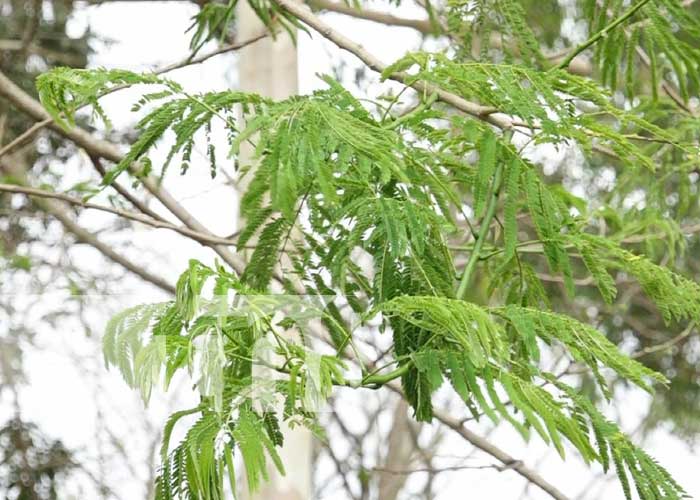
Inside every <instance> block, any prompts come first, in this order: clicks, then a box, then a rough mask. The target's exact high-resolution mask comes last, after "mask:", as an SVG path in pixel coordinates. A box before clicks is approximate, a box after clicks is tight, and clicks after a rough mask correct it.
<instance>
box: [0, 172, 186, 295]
mask: <svg viewBox="0 0 700 500" xmlns="http://www.w3.org/2000/svg"><path fill="white" fill-rule="evenodd" d="M2 167H3V168H4V169H5V170H6V171H7V172H8V173H10V175H12V176H14V177H15V178H17V179H18V180H20V181H22V180H23V179H24V173H23V172H22V171H20V170H19V169H18V168H16V167H13V166H11V165H8V164H6V163H3V165H2ZM12 187H17V186H12ZM35 203H36V205H37V206H38V207H39V208H41V209H42V210H43V211H45V212H46V213H48V214H49V215H51V216H52V217H54V218H55V219H57V220H58V221H59V222H60V223H61V224H62V225H63V227H64V228H65V230H66V231H68V232H69V233H72V234H73V235H74V236H75V237H76V239H77V240H78V241H80V242H82V243H86V244H88V245H90V246H91V247H93V248H95V249H96V250H97V251H99V252H100V253H101V254H102V255H104V256H105V257H106V258H108V259H109V260H111V261H112V262H114V263H115V264H118V265H120V266H122V267H123V268H124V269H126V270H127V271H130V272H132V273H133V274H135V275H136V276H138V277H139V278H141V279H142V280H144V281H147V282H149V283H151V284H153V285H155V286H157V287H158V288H160V289H161V290H163V291H164V292H167V293H168V294H175V287H174V286H173V285H171V284H170V283H168V282H167V281H165V280H164V279H163V278H161V277H160V276H158V275H155V274H152V273H150V272H149V271H147V270H145V269H144V268H142V267H141V266H139V265H137V264H135V263H134V262H132V261H131V260H129V259H128V258H126V257H124V256H123V255H121V254H119V253H118V252H115V251H114V250H113V249H112V247H111V246H110V245H108V244H106V243H104V242H103V241H101V240H100V239H99V238H97V236H95V235H93V234H92V233H90V232H89V231H88V230H86V229H84V228H83V227H81V226H80V225H79V224H78V223H77V222H75V221H74V220H73V218H72V217H70V215H68V214H67V213H66V211H65V209H64V208H63V207H62V206H61V204H60V203H59V202H58V201H55V200H52V199H39V200H35Z"/></svg>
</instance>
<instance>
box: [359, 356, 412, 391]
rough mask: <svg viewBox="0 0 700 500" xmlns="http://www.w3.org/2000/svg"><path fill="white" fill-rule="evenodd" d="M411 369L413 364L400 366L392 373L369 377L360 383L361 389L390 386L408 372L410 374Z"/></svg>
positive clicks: (408, 363)
mask: <svg viewBox="0 0 700 500" xmlns="http://www.w3.org/2000/svg"><path fill="white" fill-rule="evenodd" d="M410 367H411V362H407V363H404V364H403V365H401V366H399V367H398V368H396V369H395V370H392V371H390V372H389V373H385V374H383V375H382V374H376V375H369V376H367V377H365V378H363V379H362V381H361V382H360V387H365V386H382V385H385V384H388V383H389V382H391V381H392V380H395V379H397V378H399V377H401V376H403V375H404V374H405V373H406V372H408V369H409V368H410Z"/></svg>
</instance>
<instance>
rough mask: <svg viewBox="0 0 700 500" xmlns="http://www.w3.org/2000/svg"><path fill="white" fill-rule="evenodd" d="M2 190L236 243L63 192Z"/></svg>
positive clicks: (21, 188) (3, 186)
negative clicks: (59, 201) (54, 200)
mask: <svg viewBox="0 0 700 500" xmlns="http://www.w3.org/2000/svg"><path fill="white" fill-rule="evenodd" d="M0 192H7V193H21V194H26V195H27V196H33V197H39V198H49V199H56V200H61V201H64V202H66V203H69V204H71V205H75V206H79V207H83V208H90V209H93V210H100V211H102V212H107V213H111V214H114V215H117V216H119V217H123V218H125V219H129V220H133V221H136V222H140V223H142V224H146V225H148V226H151V227H155V228H158V229H169V230H170V231H175V232H177V233H180V234H181V235H183V236H187V237H188V238H192V239H193V240H196V241H198V242H200V243H202V244H215V245H235V244H236V243H235V242H234V241H233V240H230V239H227V238H219V237H217V236H211V235H210V234H206V233H200V232H197V231H193V230H192V229H189V228H187V227H182V226H178V225H176V224H171V223H170V222H167V221H163V220H157V219H153V218H151V217H147V216H145V215H141V214H138V213H136V212H128V211H126V210H121V209H118V208H113V207H108V206H105V205H98V204H96V203H91V202H88V201H83V200H81V199H80V198H74V197H73V196H70V195H67V194H63V193H52V192H50V191H45V190H43V189H36V188H31V187H25V186H18V185H16V184H1V183H0Z"/></svg>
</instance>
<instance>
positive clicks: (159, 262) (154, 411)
mask: <svg viewBox="0 0 700 500" xmlns="http://www.w3.org/2000/svg"><path fill="white" fill-rule="evenodd" d="M195 11H196V8H195V6H194V5H191V4H186V3H183V4H178V3H173V2H169V3H158V2H153V3H142V2H138V3H128V2H126V3H118V2H110V3H107V4H105V5H101V6H94V7H89V8H87V9H85V10H84V11H83V13H82V14H80V15H79V16H77V17H76V19H75V21H74V22H73V24H72V25H71V29H72V30H74V31H75V32H76V33H80V32H81V31H82V30H83V29H85V27H86V26H89V27H90V29H91V30H93V31H94V32H96V33H97V34H99V35H100V36H102V37H105V38H108V39H111V40H114V43H113V44H109V45H104V46H101V47H99V49H98V52H97V54H96V55H95V57H94V58H93V60H92V61H91V64H92V65H93V66H105V67H116V68H128V69H136V70H144V69H152V68H156V67H158V66H161V65H163V64H167V63H170V62H173V61H178V60H180V59H182V58H184V57H185V56H186V55H187V50H188V40H189V38H188V36H187V35H185V34H184V30H185V29H186V28H187V26H188V25H189V23H190V20H189V18H190V16H191V15H192V14H193V13H194V12H195ZM402 14H403V15H405V16H411V15H413V16H416V17H419V16H420V11H418V10H417V9H411V8H409V7H402ZM326 19H327V20H328V21H331V22H332V23H333V25H334V26H335V27H336V28H337V29H338V30H340V31H341V32H343V33H344V34H346V35H347V36H350V37H351V38H354V39H355V40H357V41H360V42H363V43H364V44H365V45H366V46H368V47H371V49H372V51H373V52H374V53H375V54H376V55H378V56H379V57H380V58H381V59H383V60H384V61H387V62H390V61H392V60H394V59H396V58H398V57H399V56H401V55H402V54H403V53H404V52H405V51H406V50H409V49H410V48H415V47H417V46H418V38H417V36H416V35H414V33H412V32H411V31H410V30H408V29H392V30H391V35H388V34H387V29H386V28H385V27H382V26H379V25H376V24H373V23H368V22H360V21H351V20H348V18H347V17H343V16H340V15H327V16H326ZM299 47H300V67H299V72H300V76H299V81H300V88H301V91H302V92H304V93H306V92H309V91H311V90H313V89H314V88H316V87H317V86H318V85H319V81H318V79H317V78H316V77H315V76H314V75H315V74H316V73H328V72H330V68H331V65H330V63H331V57H333V58H337V57H338V52H337V50H335V49H334V48H333V47H332V46H331V45H330V44H329V43H327V42H325V41H320V40H318V38H317V37H316V38H314V39H310V38H309V37H307V36H305V35H303V34H302V35H301V36H300V43H299ZM347 59H348V61H349V64H351V65H352V66H353V67H354V66H356V65H357V61H356V60H353V58H351V57H350V58H347ZM351 74H352V71H348V72H347V75H348V76H350V75H351ZM170 76H171V77H173V78H175V79H176V80H178V81H180V82H181V83H183V84H185V86H186V87H187V88H188V89H190V90H195V91H204V90H210V89H222V88H228V87H230V86H231V85H232V83H234V82H235V79H236V78H235V56H232V55H223V56H218V57H216V58H213V59H212V60H210V61H208V62H207V63H205V64H203V65H199V66H197V67H195V68H187V69H183V70H179V71H177V72H174V73H171V74H170ZM385 89H386V87H384V88H383V90H382V91H384V90H385ZM377 93H380V92H379V91H377ZM133 96H134V94H133V93H130V92H121V93H119V94H117V95H113V96H110V97H109V98H108V99H107V100H106V106H105V107H106V108H107V110H108V113H109V114H110V116H111V117H112V118H113V121H114V124H115V127H116V128H118V129H119V128H122V127H125V126H127V125H129V124H133V122H134V121H135V117H134V115H132V114H131V113H129V107H130V104H131V102H133ZM221 156H223V155H221ZM67 167H68V166H67ZM176 171H177V168H176V167H175V166H173V168H172V171H171V175H170V176H169V177H168V179H167V183H166V185H167V187H168V189H169V190H170V191H171V192H172V193H173V194H174V195H175V196H176V197H177V198H178V199H180V200H182V201H183V203H184V204H185V206H186V207H187V208H189V209H191V210H192V211H193V212H194V213H195V215H197V216H199V217H201V218H202V219H205V220H207V221H209V222H210V223H211V228H212V229H213V230H214V231H215V232H217V233H219V234H228V233H230V232H232V230H233V229H234V220H235V210H236V209H235V206H236V199H235V197H233V196H232V195H231V189H230V188H227V187H224V186H220V185H214V184H213V183H212V181H211V179H210V178H209V172H208V167H206V166H203V167H202V168H200V169H197V168H195V166H193V167H192V168H191V169H190V172H189V173H188V175H187V176H186V177H185V178H181V177H179V176H178V175H176ZM80 175H85V174H79V173H78V174H76V178H79V177H80ZM73 181H74V179H71V181H70V182H68V183H67V184H68V185H69V184H72V183H73ZM104 220H105V219H104V216H103V215H101V214H95V213H92V214H86V215H84V216H82V218H81V221H83V222H85V223H87V224H95V227H98V226H99V224H100V223H101V222H102V221H104ZM129 240H130V241H129V242H123V241H122V242H119V241H114V242H113V243H114V244H115V245H117V244H123V243H130V244H131V245H132V246H131V248H128V249H127V251H128V252H130V253H131V254H132V255H134V256H138V255H139V254H140V252H141V251H140V250H139V249H142V248H154V247H157V248H158V249H159V250H158V253H159V254H161V255H162V258H159V259H154V262H152V264H151V266H150V267H151V268H152V269H154V270H156V271H159V272H163V273H165V275H166V276H168V277H169V278H170V279H171V281H174V280H175V278H176V277H177V275H179V273H180V272H181V270H183V269H184V268H185V265H186V261H187V259H188V258H191V257H197V256H199V257H200V258H202V259H203V260H204V261H205V262H206V261H208V262H211V259H212V254H211V253H209V252H208V251H206V250H203V249H202V248H201V247H198V246H195V245H192V244H183V241H184V239H183V238H180V237H178V236H176V235H174V234H173V233H169V232H167V231H153V230H145V229H142V230H138V231H137V232H136V234H134V235H130V237H129ZM81 251H82V250H81ZM84 252H85V258H86V260H87V261H89V260H90V259H93V260H94V257H91V256H90V254H91V251H90V250H84ZM115 292H116V294H117V296H115V297H112V298H111V299H110V301H109V304H107V305H106V306H105V305H104V300H102V299H103V298H100V297H97V298H96V300H95V303H96V309H97V310H98V311H99V310H100V309H101V310H104V309H111V310H112V311H116V310H118V309H120V308H122V307H123V306H126V305H130V304H134V303H138V302H139V298H142V299H143V297H146V298H145V299H143V300H141V301H142V302H147V301H153V300H154V297H153V295H152V291H151V290H149V289H141V291H139V292H138V293H137V294H133V293H130V294H127V295H121V294H123V293H124V292H125V291H123V290H115ZM43 300H47V298H46V297H44V298H43ZM49 300H53V299H49ZM57 300H59V299H57ZM155 300H157V299H155ZM100 304H101V305H100ZM106 315H107V314H106V313H104V315H103V316H102V318H104V317H106ZM100 321H102V319H101V318H100V313H96V320H95V323H96V325H98V324H99V323H100ZM38 339H39V342H38V343H39V345H40V346H41V347H42V348H41V349H37V350H31V351H30V354H29V356H28V359H27V365H26V371H27V373H28V374H29V376H30V385H29V387H28V388H27V389H26V390H24V391H23V396H22V404H23V407H24V409H25V411H26V412H27V414H28V415H32V418H33V419H34V420H35V421H36V422H37V423H38V424H40V425H41V426H42V428H43V429H44V430H45V431H46V432H48V433H49V434H51V435H53V436H56V437H60V438H61V439H64V440H65V442H66V443H67V444H68V446H70V447H72V448H74V449H79V450H83V453H85V456H94V455H95V454H96V453H98V451H99V450H98V449H97V448H99V447H97V446H96V444H95V443H93V442H92V436H93V435H94V429H95V427H96V426H97V425H99V422H100V418H99V415H96V412H95V404H94V401H95V398H101V399H102V400H103V402H104V403H105V405H106V406H107V407H110V408H112V409H113V410H114V411H115V412H118V413H120V414H121V417H118V418H114V417H112V418H108V423H109V426H110V427H113V428H114V429H115V433H116V434H117V435H118V436H119V437H120V438H121V439H124V440H125V446H126V448H127V449H128V450H129V454H131V455H132V456H137V457H141V458H145V457H146V456H147V453H148V450H147V449H145V448H144V446H143V443H145V442H146V441H147V440H146V439H143V438H144V437H145V434H144V432H146V433H148V432H149V431H148V430H146V431H144V429H143V425H142V422H141V421H140V419H143V418H148V419H149V420H150V421H152V422H154V425H155V426H156V428H157V427H159V426H161V425H162V424H163V423H164V422H165V418H166V415H167V412H168V404H167V402H166V400H165V399H164V398H155V401H154V402H153V403H152V405H151V407H150V408H149V410H148V411H147V412H144V411H142V409H141V408H142V405H141V402H140V399H139V398H138V395H136V394H135V393H132V392H131V391H129V390H128V389H126V388H125V385H124V383H123V382H122V381H121V379H120V378H119V377H118V376H117V375H116V374H115V373H113V372H112V373H109V374H107V373H105V371H104V366H103V363H102V357H101V354H100V352H99V349H98V347H99V346H95V342H93V341H92V340H87V341H86V340H85V339H84V336H83V333H82V332H81V331H79V330H78V326H77V325H74V326H73V327H71V326H69V325H66V326H64V327H62V328H61V329H60V330H49V329H46V330H45V331H41V332H39V335H38ZM74 356H80V357H82V358H83V359H88V360H91V361H89V363H88V364H89V365H91V366H92V369H93V372H94V378H92V377H87V378H86V377H85V374H84V373H82V372H81V371H79V370H77V369H76V366H77V365H76V363H75V362H74ZM185 397H186V396H185ZM623 403H624V405H623V408H624V411H623V415H617V417H618V418H619V417H620V416H621V417H623V421H624V423H625V426H626V427H627V428H629V429H632V428H634V427H635V426H636V421H637V419H638V417H639V415H640V413H641V411H642V409H643V408H644V407H645V405H646V399H645V396H644V395H642V394H640V393H638V392H634V393H629V394H627V395H625V397H624V401H623ZM4 410H5V411H3V408H0V418H2V417H3V416H4V414H5V413H6V412H7V410H9V409H4ZM344 411H346V412H348V414H349V415H351V414H352V412H353V407H352V405H346V409H345V410H344ZM699 411H700V410H699ZM350 420H352V419H350ZM130 422H133V424H130ZM473 428H474V427H473ZM151 432H152V430H151ZM490 439H493V440H494V441H495V442H496V443H498V444H499V445H500V446H502V447H503V448H504V449H506V450H508V451H509V452H510V453H511V454H512V455H514V456H515V457H517V458H522V459H524V460H525V461H526V462H527V463H528V464H529V465H534V466H536V467H537V469H538V470H539V471H540V472H541V474H542V475H543V476H544V477H545V478H546V479H548V480H549V481H550V482H552V483H553V484H555V485H556V486H558V487H559V488H560V489H562V490H563V491H564V492H566V493H568V494H571V495H572V496H573V495H575V494H578V493H579V492H580V490H581V488H583V487H584V486H585V485H586V484H588V481H589V480H590V478H591V473H590V472H589V471H588V470H587V468H586V467H585V466H583V465H581V463H580V461H579V460H577V459H575V453H572V454H570V457H571V458H569V459H568V460H567V461H566V462H563V461H562V460H560V459H559V458H558V457H557V456H556V455H555V454H554V452H550V453H548V454H546V456H545V458H544V459H542V456H543V454H544V452H545V450H547V447H546V446H544V445H543V444H542V443H541V442H539V440H538V439H537V438H533V440H532V443H531V446H529V447H526V446H525V445H524V444H523V442H522V440H521V438H520V437H519V436H518V435H516V434H515V432H514V431H510V430H509V429H505V428H504V429H499V430H498V431H496V432H494V433H493V434H491V435H490ZM646 448H647V449H648V450H649V451H650V452H651V453H652V454H653V455H654V456H655V457H656V458H658V459H659V461H660V462H661V463H662V464H665V465H666V466H667V467H668V468H669V470H670V471H671V473H672V474H673V475H674V476H675V477H676V478H677V479H678V480H679V481H680V482H681V484H683V485H684V486H685V487H686V488H687V489H688V491H689V493H690V494H691V496H693V497H694V498H700V479H698V477H697V474H698V471H700V457H699V456H698V455H697V454H696V453H693V452H692V451H690V450H688V448H687V447H686V446H685V445H684V444H683V443H681V442H680V441H679V440H677V439H675V438H673V437H672V436H669V435H668V434H667V433H665V432H663V431H659V432H656V433H654V434H653V435H652V436H651V438H650V439H649V441H648V442H647V444H646ZM471 450H472V449H471V447H470V446H469V445H468V444H467V443H466V442H464V441H462V440H461V438H458V437H454V438H453V439H450V440H449V442H448V443H447V444H446V446H445V449H444V450H442V453H444V454H445V455H458V456H466V455H467V454H469V453H470V452H471ZM472 460H474V463H475V464H477V465H484V464H489V463H494V460H493V459H491V458H490V457H487V456H486V455H483V454H481V453H476V454H475V455H474V456H473V459H472ZM111 466H112V467H114V468H113V469H111V470H110V471H107V472H106V473H108V474H109V475H110V477H112V478H115V477H116V478H121V479H122V480H120V481H115V480H112V481H111V483H112V484H118V485H120V486H119V488H120V493H121V496H122V498H124V499H125V500H131V499H138V498H143V492H142V490H141V487H142V486H141V485H140V484H138V482H134V481H130V480H129V478H130V475H131V474H133V472H132V471H129V470H128V469H125V468H123V467H122V468H120V466H119V464H118V463H117V462H115V463H112V464H111ZM137 473H138V474H139V475H140V477H142V478H145V477H146V474H147V471H146V470H145V469H143V468H141V469H139V470H138V471H137ZM611 478H612V476H611ZM612 479H613V480H612V481H610V483H611V485H612V487H611V488H609V489H607V490H606V491H605V492H604V493H601V492H599V491H597V490H596V488H593V489H590V490H589V491H588V492H587V496H585V497H581V498H588V499H603V498H604V499H606V500H607V499H610V500H614V499H617V498H622V496H621V493H620V490H619V487H618V486H617V484H616V481H615V480H614V478H612ZM439 481H440V484H441V485H442V487H443V488H444V490H443V491H444V493H443V495H444V496H442V497H440V498H446V499H461V498H472V499H491V498H494V499H506V500H507V499H515V498H518V497H519V495H520V493H521V491H522V489H523V487H524V482H523V481H522V480H521V478H520V476H518V475H517V474H515V473H513V472H497V471H494V470H473V471H472V470H469V471H464V472H460V473H453V474H452V473H451V474H444V475H442V476H440V479H439ZM74 491H75V498H81V499H82V498H91V496H90V494H89V493H87V492H85V491H83V492H80V491H79V488H78V486H77V485H76V486H75V488H74ZM530 492H531V498H548V497H547V496H546V495H544V494H541V493H540V492H539V490H537V488H535V487H531V489H530Z"/></svg>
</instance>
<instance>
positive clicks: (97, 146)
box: [0, 72, 245, 273]
mask: <svg viewBox="0 0 700 500" xmlns="http://www.w3.org/2000/svg"><path fill="white" fill-rule="evenodd" d="M0 96H2V97H5V98H6V99H7V100H8V101H10V102H11V103H12V104H13V105H14V106H15V107H16V108H17V109H19V110H20V111H22V112H23V113H25V114H27V115H29V116H31V117H32V118H34V119H35V120H37V121H45V120H51V118H50V116H49V114H48V113H47V112H46V110H45V109H44V108H43V107H42V105H41V104H40V103H39V102H37V101H36V100H35V99H33V98H32V97H31V96H30V95H29V94H27V93H26V92H24V91H23V90H22V89H21V88H19V87H18V86H17V85H15V83H14V82H12V80H10V79H9V78H7V76H5V75H4V74H3V73H2V72H0ZM49 123H50V125H49V126H50V127H51V129H52V130H54V131H55V132H57V133H59V134H60V135H62V136H63V137H65V138H67V139H70V140H71V141H73V142H74V143H76V144H77V145H78V146H80V147H81V148H83V149H85V151H87V153H88V154H89V155H93V156H97V157H100V158H104V159H106V160H109V161H112V162H114V163H119V162H120V161H121V159H122V158H123V155H122V153H121V151H120V150H119V148H118V147H117V146H116V145H114V144H112V143H110V142H107V141H104V140H101V139H96V138H94V137H92V136H91V135H90V134H89V133H88V132H86V131H85V130H83V129H81V128H79V127H74V128H71V129H64V128H63V127H61V126H59V125H58V124H56V123H54V122H53V120H51V121H50V122H49ZM139 170H140V169H139V166H138V165H132V166H131V167H130V171H131V172H132V173H134V174H138V172H139ZM141 182H142V183H143V185H144V186H145V188H146V189H147V190H148V191H150V192H151V193H152V194H153V196H155V197H156V199H158V201H160V202H161V203H162V204H163V206H165V207H166V208H167V209H168V210H169V211H170V212H171V213H172V214H173V215H174V216H175V217H177V218H178V219H179V220H180V221H181V222H182V223H183V224H184V225H185V226H187V227H188V228H190V229H192V230H194V231H197V232H199V233H203V234H207V235H210V236H214V235H213V234H212V233H211V232H210V231H209V230H207V228H206V227H205V226H204V225H203V224H202V223H201V222H199V221H198V220H197V219H196V218H195V217H194V216H193V215H192V214H191V213H189V212H188V211H187V210H186V209H185V208H184V207H183V206H182V205H181V204H180V203H179V202H178V201H177V200H176V199H175V198H173V196H172V195H171V194H170V193H169V192H168V191H166V190H165V189H164V188H162V186H161V184H160V182H159V180H158V179H157V178H156V177H154V176H146V177H141ZM206 246H209V247H211V248H212V249H213V250H214V251H215V252H216V253H217V254H218V255H219V256H220V257H221V258H222V259H223V260H224V262H226V263H227V264H228V265H230V266H231V267H232V268H233V269H234V270H235V271H236V272H238V273H242V272H243V270H244V269H245V262H244V261H243V259H242V258H241V257H240V256H237V255H235V254H233V253H231V252H230V251H229V250H228V248H227V247H225V246H222V245H215V244H210V243H208V244H206Z"/></svg>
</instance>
